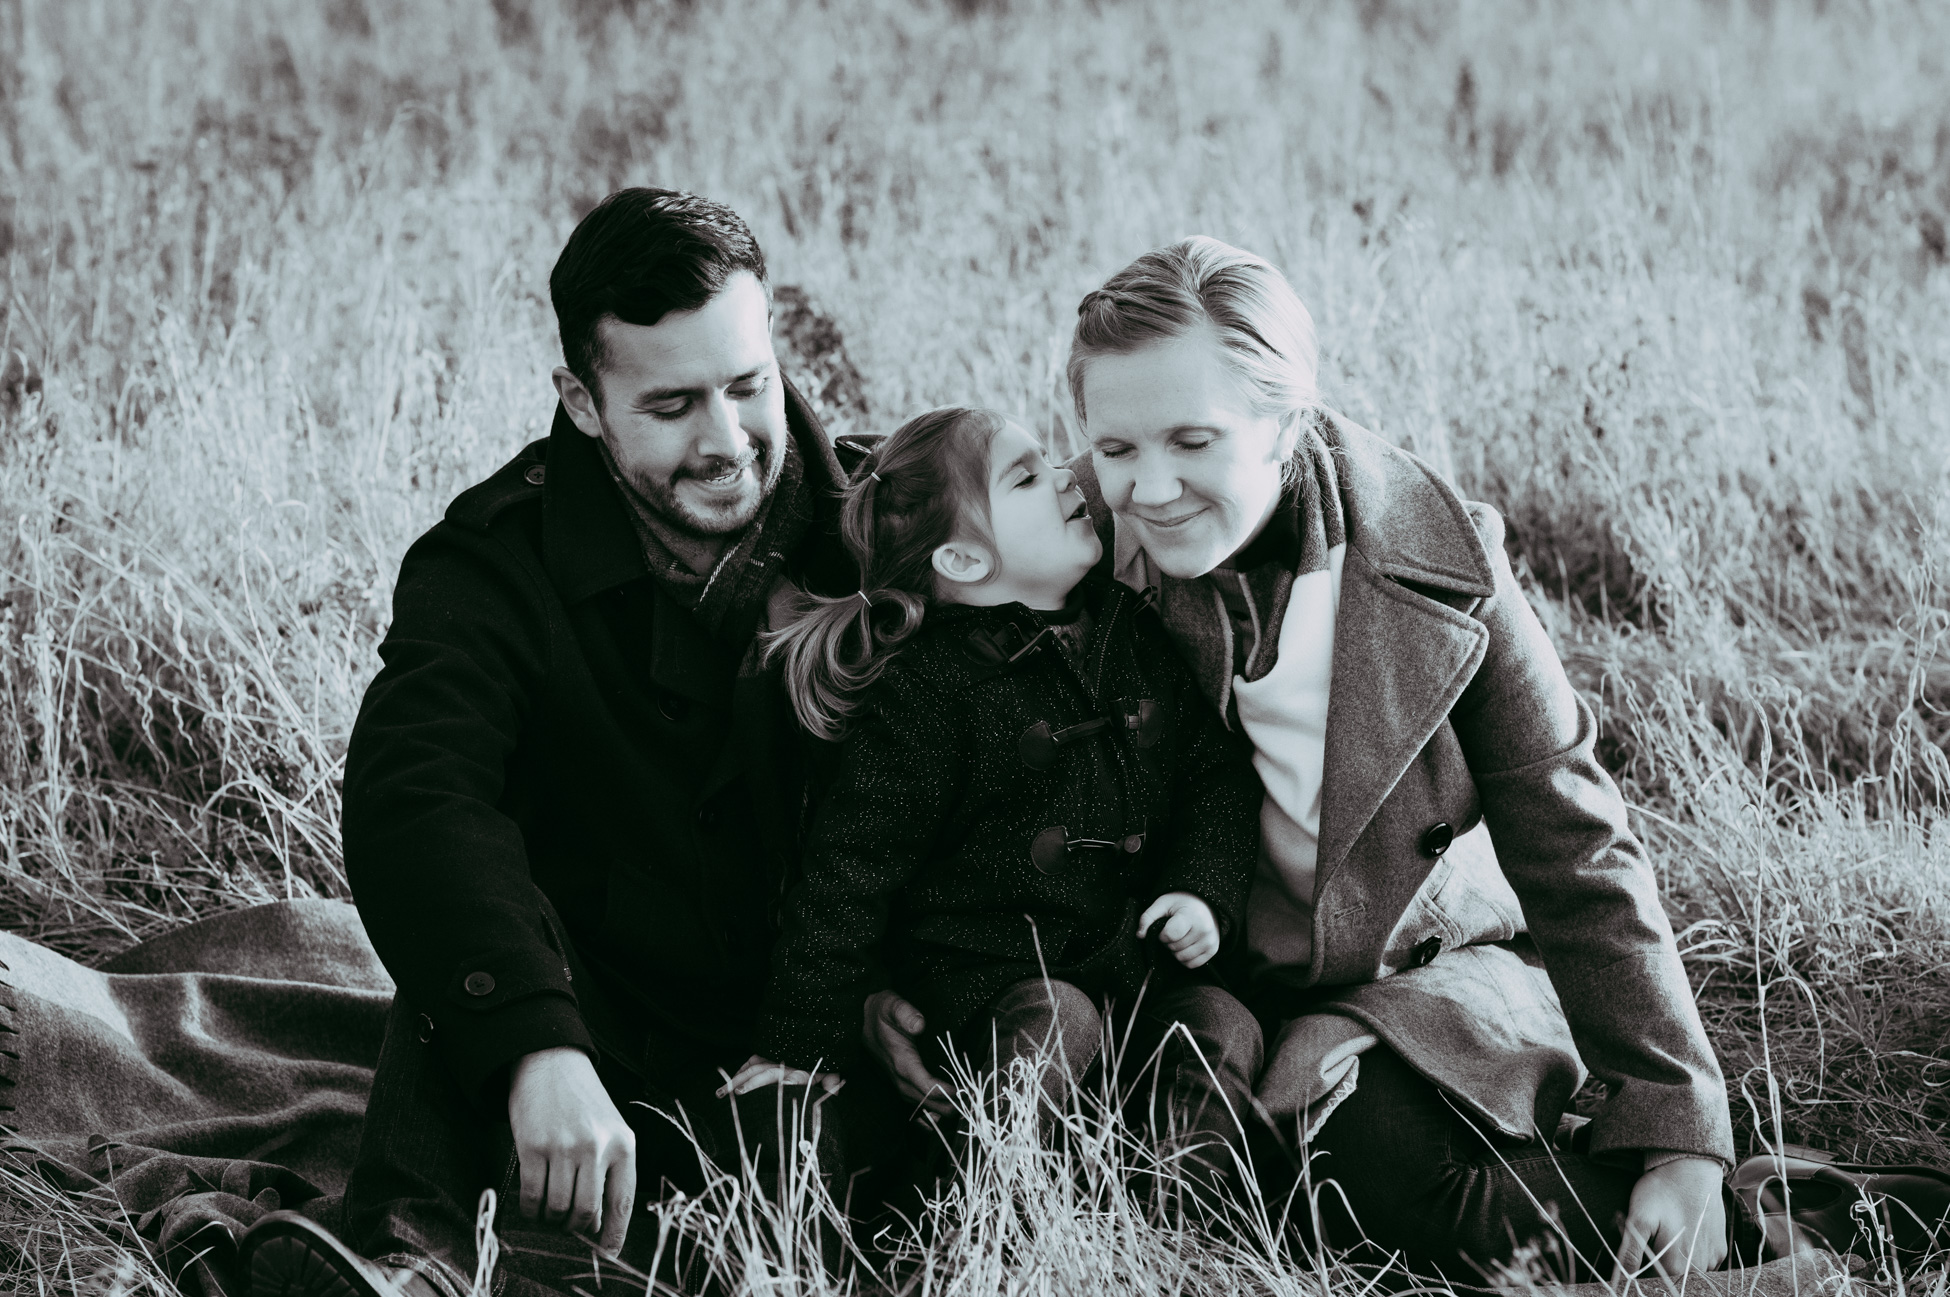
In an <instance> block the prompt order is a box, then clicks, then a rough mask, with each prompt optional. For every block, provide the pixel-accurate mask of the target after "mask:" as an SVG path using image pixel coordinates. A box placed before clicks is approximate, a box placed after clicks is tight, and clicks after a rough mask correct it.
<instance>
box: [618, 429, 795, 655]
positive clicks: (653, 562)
mask: <svg viewBox="0 0 1950 1297" xmlns="http://www.w3.org/2000/svg"><path fill="white" fill-rule="evenodd" d="M795 441H796V438H795V437H793V436H792V435H791V434H789V433H788V435H787V436H786V438H785V439H784V441H782V442H781V443H780V447H781V453H782V454H783V455H784V456H785V462H784V464H783V465H782V466H781V468H780V470H779V480H778V483H777V485H775V486H774V487H773V488H772V490H771V491H770V492H769V493H768V494H767V495H766V497H765V499H764V501H763V502H762V503H761V504H760V505H759V506H758V513H757V514H756V515H755V516H754V517H753V518H752V520H751V522H749V523H747V524H746V526H745V528H744V530H742V531H739V532H735V533H733V534H732V535H730V536H726V537H720V538H717V539H718V540H720V541H721V542H722V545H721V547H719V546H713V545H709V544H700V543H699V540H700V539H701V538H694V537H691V536H688V535H686V534H684V533H683V532H682V531H681V530H679V529H677V528H673V527H672V526H671V525H670V522H669V521H668V520H667V519H666V518H664V517H663V515H661V514H659V513H658V512H657V511H656V510H655V509H654V508H652V507H651V504H650V502H649V501H648V500H645V499H644V498H643V496H642V495H641V494H640V493H639V492H638V491H637V490H636V488H634V487H632V486H631V485H630V484H629V482H628V481H626V480H625V479H624V477H623V474H622V472H621V471H620V470H619V469H618V468H617V466H616V461H615V459H614V458H612V457H611V455H610V453H609V447H608V446H607V445H606V444H604V443H603V442H601V441H598V442H597V443H596V444H597V445H598V446H599V447H601V449H602V455H603V465H604V466H605V467H606V468H608V469H609V475H610V478H611V480H613V481H614V482H615V483H616V487H617V490H619V491H621V492H622V494H623V499H624V500H625V501H627V502H628V503H629V506H630V521H631V522H632V523H633V524H634V525H635V527H636V534H637V540H638V542H639V543H640V544H641V545H642V547H643V561H644V564H645V565H646V566H647V567H648V568H649V569H650V575H651V576H652V577H654V578H655V579H656V581H657V582H658V584H660V585H662V586H663V587H664V590H665V592H666V593H668V594H669V595H670V596H671V597H672V598H673V599H675V600H676V601H677V602H678V603H680V604H682V605H683V606H684V607H686V608H688V609H690V610H691V614H692V615H693V616H694V617H696V618H697V619H698V621H700V622H701V623H703V625H704V628H705V630H707V631H708V632H710V634H711V636H712V637H713V638H714V639H716V640H718V641H719V642H721V643H723V644H725V645H726V646H727V647H729V648H733V649H741V648H742V647H743V646H744V645H745V644H746V642H747V641H748V640H750V639H751V637H752V635H753V633H754V632H755V631H756V630H757V629H758V626H759V623H760V621H761V620H762V618H763V616H764V614H765V601H766V596H767V595H769V594H770V593H771V589H772V586H773V584H774V583H775V582H776V581H778V580H779V579H780V577H782V576H783V575H784V573H785V567H784V562H785V558H786V556H787V555H789V554H791V553H792V552H793V550H794V549H796V548H797V547H798V545H799V542H800V541H801V540H802V539H804V537H805V535H806V531H807V528H808V527H809V526H810V524H811V523H812V521H813V513H814V508H815V496H816V494H817V489H816V488H815V487H813V486H811V485H810V484H809V483H808V482H807V480H806V469H805V458H804V455H803V454H802V453H801V451H800V449H799V447H798V446H797V445H796V444H794V443H795ZM830 457H831V451H830V450H829V451H828V452H827V455H826V458H830ZM822 476H829V475H827V474H822ZM713 549H716V550H717V552H716V554H715V556H714V555H713V553H712V551H713ZM686 554H688V555H690V557H691V561H690V562H687V561H686V559H685V555H686ZM713 558H715V561H712V560H713ZM756 558H769V559H771V560H773V561H771V562H754V561H753V560H754V559H756ZM699 559H703V560H704V561H705V563H706V564H707V565H708V570H707V571H703V572H700V571H698V570H696V567H695V566H693V564H694V563H695V562H696V561H697V560H699Z"/></svg>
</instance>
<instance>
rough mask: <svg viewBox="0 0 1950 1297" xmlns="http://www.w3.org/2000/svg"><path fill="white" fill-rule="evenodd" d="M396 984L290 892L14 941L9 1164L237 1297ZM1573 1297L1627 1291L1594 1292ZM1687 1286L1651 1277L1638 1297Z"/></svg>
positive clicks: (342, 1170) (1815, 1262)
mask: <svg viewBox="0 0 1950 1297" xmlns="http://www.w3.org/2000/svg"><path fill="white" fill-rule="evenodd" d="M392 999H393V983H392V979H391V978H389V977H388V976H387V975H386V970H385V969H384V968H383V967H382V966H381V965H380V962H379V959H378V956H376V955H375V954H374V953H373V950H372V946H371V944H370V943H369V942H368V941H367V940H366V934H365V928H364V927H363V926H362V925H361V924H360V922H359V916H358V913H357V911H355V910H354V909H353V908H352V907H351V906H350V905H346V904H343V903H341V902H337V901H280V902H276V903H273V904H269V905H260V906H256V907H253V908H250V909H244V910H234V911H231V912H229V913H226V914H220V915H216V916H214V917H212V918H208V919H203V920H201V921H199V922H196V923H192V924H188V925H185V926H184V927H181V928H178V929H176V930H174V931H172V932H170V933H167V934H166V935H164V936H161V937H157V938H155V939H153V940H150V941H145V942H143V943H141V944H140V945H137V946H135V947H133V948H131V949H129V950H127V951H124V952H123V953H122V954H120V955H117V956H116V957H115V958H113V959H110V960H109V961H107V962H106V963H105V964H103V965H102V966H101V967H100V968H88V967H85V966H83V965H81V964H78V963H75V962H74V961H73V960H71V959H68V958H65V957H64V956H62V955H58V954H56V953H55V952H53V951H51V950H48V949H47V948H46V947H44V946H39V945H36V944H34V943H33V942H31V941H28V940H26V939H24V938H22V937H18V936H14V935H12V934H11V933H4V932H0V1127H4V1130H5V1132H6V1136H7V1137H6V1139H5V1142H4V1144H5V1149H6V1156H8V1157H11V1158H13V1159H16V1160H17V1161H19V1162H24V1163H26V1164H27V1165H28V1166H30V1167H31V1168H32V1169H33V1170H34V1171H36V1172H38V1173H39V1174H40V1175H41V1176H42V1177H43V1178H44V1179H46V1180H47V1181H48V1182H49V1183H51V1184H53V1185H54V1186H55V1187H57V1188H59V1189H61V1190H63V1191H64V1192H67V1193H69V1194H72V1195H76V1196H85V1197H90V1198H94V1199H97V1200H100V1199H102V1198H104V1197H107V1198H112V1200H113V1202H114V1204H115V1205H116V1206H117V1207H118V1208H119V1210H120V1213H121V1219H120V1220H119V1221H112V1222H110V1227H111V1228H113V1229H118V1230H120V1231H122V1233H123V1234H124V1236H125V1238H124V1241H125V1242H126V1243H128V1244H129V1245H130V1246H132V1247H146V1248H147V1249H148V1250H149V1251H150V1253H151V1254H152V1255H154V1256H156V1257H157V1258H158V1259H159V1260H160V1261H161V1262H162V1263H163V1265H164V1267H165V1268H166V1269H167V1270H168V1272H169V1273H170V1275H171V1276H172V1277H173V1278H175V1280H176V1281H177V1283H178V1284H179V1285H180V1286H181V1287H182V1289H183V1290H184V1292H186V1293H189V1294H192V1297H242V1295H243V1293H244V1292H245V1288H246V1285H245V1282H244V1276H242V1275H241V1274H239V1273H238V1272H237V1268H236V1264H235V1263H236V1240H237V1239H238V1237H240V1236H241V1235H242V1233H243V1232H244V1230H245V1229H247V1228H249V1226H250V1225H251V1224H252V1223H253V1222H254V1221H256V1220H257V1219H259V1218H260V1217H262V1216H263V1215H265V1214H266V1213H268V1212H272V1211H276V1210H278V1209H280V1208H287V1209H291V1210H296V1211H299V1212H302V1213H304V1214H305V1215H307V1216H309V1217H311V1218H312V1219H314V1220H317V1221H319V1222H320V1223H322V1224H324V1225H326V1226H327V1227H329V1228H333V1229H336V1228H337V1227H338V1224H339V1206H340V1202H341V1200H342V1197H343V1194H344V1192H345V1183H346V1179H347V1177H348V1176H349V1175H350V1173H351V1169H352V1163H353V1158H354V1155H355V1153H356V1152H357V1149H358V1139H359V1126H360V1121H361V1118H362V1115H363V1113H364V1111H365V1102H366V1092H367V1090H368V1089H369V1088H370V1086H371V1083H372V1069H373V1065H374V1063H375V1062H376V1061H377V1060H378V1057H379V1045H380V1040H381V1037H382V1036H383V1035H384V1031H385V1023H386V1014H387V1010H388V1008H389V1006H390V1005H391V1004H392ZM1848 1284H1849V1280H1848V1275H1847V1271H1846V1269H1845V1268H1844V1267H1842V1266H1841V1265H1840V1264H1839V1263H1838V1262H1837V1261H1836V1260H1835V1259H1834V1258H1833V1257H1831V1256H1829V1255H1828V1254H1826V1253H1818V1254H1809V1255H1803V1256H1800V1257H1797V1258H1793V1259H1790V1260H1782V1261H1777V1262H1773V1263H1770V1264H1768V1265H1765V1266H1761V1267H1759V1268H1757V1269H1750V1270H1738V1271H1732V1272H1728V1273H1722V1274H1714V1275H1704V1276H1702V1275H1694V1276H1692V1277H1691V1278H1690V1279H1689V1281H1688V1284H1687V1286H1686V1290H1685V1291H1686V1292H1688V1293H1693V1294H1699V1295H1701V1297H1814V1295H1815V1294H1828V1293H1831V1292H1836V1293H1839V1292H1841V1291H1842V1290H1844V1289H1846V1288H1847V1286H1848ZM1563 1291H1564V1292H1566V1293H1567V1294H1569V1295H1570V1297H1613V1295H1612V1294H1611V1293H1610V1292H1608V1290H1607V1289H1606V1288H1605V1287H1604V1286H1602V1285H1597V1284H1590V1285H1581V1286H1579V1287H1576V1288H1571V1289H1566V1290H1563ZM1636 1291H1638V1292H1643V1293H1645V1294H1647V1295H1648V1297H1652V1295H1654V1294H1656V1295H1658V1297H1682V1294H1680V1293H1679V1291H1678V1290H1677V1289H1675V1288H1672V1287H1671V1286H1670V1285H1666V1284H1663V1283H1661V1282H1659V1281H1656V1280H1649V1281H1646V1282H1644V1283H1643V1284H1642V1285H1641V1286H1640V1287H1639V1288H1638V1289H1636Z"/></svg>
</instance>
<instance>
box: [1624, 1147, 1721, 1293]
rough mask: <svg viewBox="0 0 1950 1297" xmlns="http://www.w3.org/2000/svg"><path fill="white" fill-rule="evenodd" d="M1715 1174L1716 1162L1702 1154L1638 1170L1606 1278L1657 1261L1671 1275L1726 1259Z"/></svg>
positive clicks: (1717, 1263)
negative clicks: (1615, 1256)
mask: <svg viewBox="0 0 1950 1297" xmlns="http://www.w3.org/2000/svg"><path fill="white" fill-rule="evenodd" d="M1720 1179H1721V1173H1720V1164H1719V1163H1718V1162H1715V1161H1713V1160H1712V1159H1711V1158H1704V1157H1682V1158H1680V1159H1679V1160H1677V1161H1674V1162H1667V1163H1666V1164H1665V1165H1663V1166H1657V1167H1654V1168H1653V1169H1652V1170H1650V1171H1647V1172H1646V1173H1645V1174H1644V1175H1642V1176H1640V1177H1639V1182H1638V1183H1637V1184H1636V1185H1634V1186H1633V1187H1632V1205H1631V1210H1630V1212H1629V1213H1628V1214H1627V1216H1626V1218H1625V1236H1624V1239H1623V1240H1622V1241H1621V1242H1620V1244H1619V1247H1618V1268H1617V1269H1616V1270H1614V1271H1613V1272H1612V1283H1613V1284H1614V1285H1617V1284H1619V1283H1622V1282H1623V1281H1624V1279H1625V1277H1626V1276H1627V1275H1630V1274H1633V1273H1635V1272H1636V1271H1638V1270H1640V1269H1642V1268H1643V1267H1645V1266H1646V1265H1657V1266H1658V1267H1659V1269H1660V1270H1661V1271H1662V1272H1664V1273H1665V1274H1666V1276H1667V1277H1669V1278H1671V1279H1675V1280H1676V1279H1678V1278H1679V1277H1680V1276H1681V1275H1683V1274H1684V1273H1685V1272H1686V1271H1687V1270H1689V1269H1690V1270H1711V1269H1713V1268H1714V1267H1716V1266H1718V1265H1719V1264H1720V1263H1721V1262H1722V1261H1724V1260H1726V1257H1727V1208H1726V1203H1725V1201H1724V1200H1722V1198H1721V1197H1720Z"/></svg>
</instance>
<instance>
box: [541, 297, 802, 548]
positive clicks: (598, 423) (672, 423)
mask: <svg viewBox="0 0 1950 1297" xmlns="http://www.w3.org/2000/svg"><path fill="white" fill-rule="evenodd" d="M597 328H598V333H599V336H600V337H601V339H602V347H603V360H602V364H601V365H600V366H599V368H598V371H597V381H598V382H599V383H600V384H601V386H602V393H601V396H602V405H601V408H600V409H598V408H597V406H596V403H595V401H594V400H593V399H591V396H590V394H589V393H588V391H587V390H586V389H585V388H584V387H583V385H582V384H581V383H579V382H577V381H576V379H575V376H574V375H572V374H570V373H569V371H568V370H566V369H562V368H558V369H556V371H555V385H556V390H557V391H558V392H560V393H561V396H562V404H563V406H564V407H565V408H566V409H567V410H568V412H569V417H570V419H572V420H573V421H574V422H575V425H576V427H577V428H579V429H580V430H581V431H582V432H583V433H584V435H586V436H590V437H600V438H602V440H603V443H604V444H605V445H606V446H608V447H609V453H610V455H611V456H612V457H613V458H614V459H615V460H616V466H617V468H618V469H620V470H621V471H622V474H623V477H624V480H626V481H627V482H629V484H630V485H631V486H632V487H634V488H636V491H637V493H638V494H639V495H641V496H642V497H643V498H644V499H645V500H646V501H648V502H649V504H650V506H651V507H652V508H653V509H655V510H656V511H657V512H658V513H660V514H662V515H663V516H664V517H665V518H666V519H667V520H668V521H669V522H670V524H671V525H672V526H674V527H678V528H681V529H683V530H685V531H688V532H691V533H693V534H695V535H699V536H721V535H724V534H726V533H728V532H734V531H737V530H739V529H740V528H742V527H744V526H746V525H747V524H749V523H750V522H751V520H752V519H753V518H754V517H756V516H757V514H758V507H759V504H760V503H761V502H762V501H763V500H764V499H765V497H766V496H767V495H768V494H770V493H771V490H772V488H773V487H774V486H777V485H778V481H779V473H780V472H781V470H782V469H783V468H784V465H785V439H786V426H785V388H784V384H783V383H781V382H780V380H779V365H778V361H777V359H776V358H775V357H774V356H773V354H772V330H771V318H770V312H769V310H768V308H767V306H766V301H765V288H764V286H763V285H762V284H760V283H759V281H758V277H757V276H756V275H753V274H750V273H749V272H742V271H741V272H740V273H738V274H736V275H733V276H732V277H731V278H730V279H729V280H727V281H726V282H725V286H724V288H723V289H721V290H720V291H719V292H718V295H717V296H715V297H713V298H712V299H711V300H710V301H708V302H706V303H705V304H704V305H703V306H700V307H698V308H697V309H696V310H695V311H683V312H673V313H672V314H670V315H666V316H665V317H664V318H663V319H661V320H659V321H658V322H657V323H655V324H653V325H648V326H645V325H640V324H625V323H623V322H622V321H621V320H617V319H614V318H611V319H607V320H604V321H603V322H602V323H601V324H600V325H598V326H597Z"/></svg>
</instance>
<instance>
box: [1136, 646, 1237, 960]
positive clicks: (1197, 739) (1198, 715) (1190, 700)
mask: <svg viewBox="0 0 1950 1297" xmlns="http://www.w3.org/2000/svg"><path fill="white" fill-rule="evenodd" d="M1167 652H1169V649H1167ZM1170 660H1171V661H1172V662H1173V663H1174V664H1176V663H1177V658H1176V657H1175V656H1173V657H1171V659H1170ZM1181 674H1182V679H1180V680H1179V681H1178V690H1177V693H1178V712H1179V714H1178V716H1177V717H1175V718H1174V720H1175V722H1176V723H1175V724H1174V725H1173V727H1172V729H1173V735H1172V742H1173V745H1174V747H1175V748H1176V749H1177V750H1176V751H1175V752H1174V753H1173V754H1172V756H1173V767H1174V774H1173V779H1172V786H1171V802H1172V822H1173V826H1174V827H1173V832H1172V835H1171V841H1170V843H1169V844H1168V849H1167V854H1166V856H1165V859H1164V861H1163V863H1162V865H1161V866H1160V868H1159V870H1158V873H1157V877H1156V879H1155V880H1154V881H1155V883H1156V886H1157V890H1158V892H1159V893H1160V894H1163V893H1165V892H1190V893H1191V894H1192V895H1194V896H1197V897H1199V898H1201V899H1203V900H1204V902H1205V903H1206V904H1207V905H1209V906H1211V907H1212V914H1213V916H1214V917H1215V918H1217V919H1218V921H1219V932H1220V935H1221V937H1222V938H1223V939H1224V940H1226V941H1227V942H1230V941H1231V940H1232V939H1233V938H1234V937H1235V936H1236V935H1237V934H1239V933H1242V932H1244V931H1245V917H1246V898H1247V894H1248V892H1249V891H1250V890H1251V888H1252V882H1253V869H1254V866H1255V865H1257V863H1258V861H1259V806H1260V801H1261V799H1262V796H1263V794H1262V792H1261V788H1260V782H1259V773H1258V771H1256V770H1254V769H1253V748H1252V744H1251V743H1250V742H1248V741H1247V739H1246V737H1245V736H1244V735H1243V734H1239V733H1235V732H1233V731H1231V730H1228V729H1227V728H1226V726H1225V722H1224V721H1223V720H1221V719H1220V717H1219V713H1218V712H1217V711H1216V710H1214V709H1213V707H1212V706H1211V704H1210V703H1208V702H1206V700H1205V698H1204V696H1203V695H1202V694H1201V693H1200V692H1199V690H1198V687H1197V684H1196V682H1195V681H1194V680H1193V679H1192V677H1191V673H1190V672H1182V673H1181Z"/></svg>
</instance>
